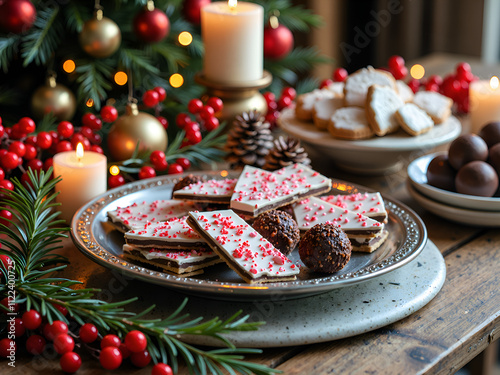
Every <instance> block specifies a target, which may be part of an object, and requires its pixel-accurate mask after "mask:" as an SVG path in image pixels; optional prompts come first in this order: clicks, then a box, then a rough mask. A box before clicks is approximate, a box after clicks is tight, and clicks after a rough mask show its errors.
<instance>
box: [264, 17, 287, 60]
mask: <svg viewBox="0 0 500 375" xmlns="http://www.w3.org/2000/svg"><path fill="white" fill-rule="evenodd" d="M293 43H294V40H293V34H292V32H291V31H290V29H289V28H288V27H286V26H284V25H279V26H278V27H276V28H272V27H271V26H266V27H265V28H264V57H266V58H269V59H274V60H280V59H282V58H284V57H286V56H287V55H288V54H289V53H290V51H291V50H292V48H293Z"/></svg>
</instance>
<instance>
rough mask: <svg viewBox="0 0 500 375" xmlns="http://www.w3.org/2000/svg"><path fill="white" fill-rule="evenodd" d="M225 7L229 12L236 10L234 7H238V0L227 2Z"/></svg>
mask: <svg viewBox="0 0 500 375" xmlns="http://www.w3.org/2000/svg"><path fill="white" fill-rule="evenodd" d="M227 5H228V6H229V8H230V9H231V10H236V5H238V0H227Z"/></svg>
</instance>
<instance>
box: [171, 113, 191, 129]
mask: <svg viewBox="0 0 500 375" xmlns="http://www.w3.org/2000/svg"><path fill="white" fill-rule="evenodd" d="M190 122H193V120H191V117H189V115H188V114H187V113H179V114H178V115H177V116H176V118H175V123H176V125H177V126H178V127H179V128H181V129H184V127H185V126H186V125H187V124H189V123H190Z"/></svg>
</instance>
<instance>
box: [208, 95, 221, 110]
mask: <svg viewBox="0 0 500 375" xmlns="http://www.w3.org/2000/svg"><path fill="white" fill-rule="evenodd" d="M207 105H208V106H209V107H212V108H213V109H214V111H215V113H217V112H220V111H222V108H224V102H223V101H222V99H221V98H218V97H216V96H212V97H211V98H209V99H208V100H207Z"/></svg>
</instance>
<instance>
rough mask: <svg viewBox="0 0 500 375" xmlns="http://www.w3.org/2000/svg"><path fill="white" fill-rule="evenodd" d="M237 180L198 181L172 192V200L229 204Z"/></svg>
mask: <svg viewBox="0 0 500 375" xmlns="http://www.w3.org/2000/svg"><path fill="white" fill-rule="evenodd" d="M236 182H237V179H235V178H226V179H222V180H215V179H212V180H208V181H200V182H198V183H195V184H190V185H188V186H186V187H184V188H182V189H180V190H176V191H174V192H173V195H172V196H173V198H174V199H188V200H193V201H197V202H204V203H226V204H229V202H230V200H231V196H232V195H233V191H234V187H235V185H236Z"/></svg>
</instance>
